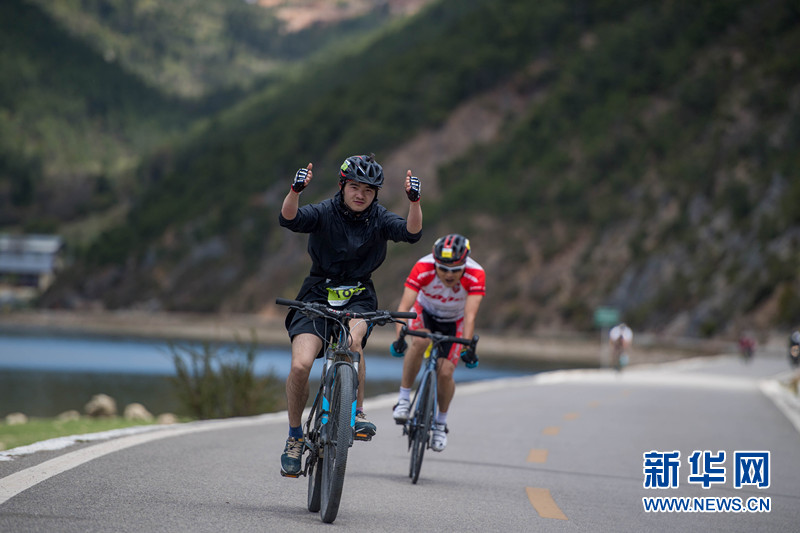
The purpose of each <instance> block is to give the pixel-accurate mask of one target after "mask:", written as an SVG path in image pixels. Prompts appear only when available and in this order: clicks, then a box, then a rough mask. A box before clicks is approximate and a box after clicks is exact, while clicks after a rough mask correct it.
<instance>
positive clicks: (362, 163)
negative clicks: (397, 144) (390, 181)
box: [339, 155, 383, 189]
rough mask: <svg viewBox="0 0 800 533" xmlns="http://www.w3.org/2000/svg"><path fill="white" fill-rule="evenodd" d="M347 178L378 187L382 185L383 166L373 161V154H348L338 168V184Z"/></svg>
mask: <svg viewBox="0 0 800 533" xmlns="http://www.w3.org/2000/svg"><path fill="white" fill-rule="evenodd" d="M348 180H353V181H357V182H359V183H366V184H367V185H369V186H370V187H375V188H376V189H380V188H381V186H382V185H383V167H382V166H380V165H379V164H378V163H377V162H376V161H375V156H374V155H353V156H350V157H348V158H347V159H345V160H344V163H342V166H341V167H340V169H339V185H340V186H341V185H344V183H345V182H346V181H348Z"/></svg>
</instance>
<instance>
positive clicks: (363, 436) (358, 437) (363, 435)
mask: <svg viewBox="0 0 800 533" xmlns="http://www.w3.org/2000/svg"><path fill="white" fill-rule="evenodd" d="M355 440H363V441H370V440H372V435H369V434H367V433H356V435H355Z"/></svg>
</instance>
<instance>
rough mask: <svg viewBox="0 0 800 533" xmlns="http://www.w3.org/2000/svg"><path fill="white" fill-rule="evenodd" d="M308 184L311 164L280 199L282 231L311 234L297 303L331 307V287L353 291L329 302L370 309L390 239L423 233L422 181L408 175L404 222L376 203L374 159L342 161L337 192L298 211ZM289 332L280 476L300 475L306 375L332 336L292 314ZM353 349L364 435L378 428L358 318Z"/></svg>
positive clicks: (323, 325)
mask: <svg viewBox="0 0 800 533" xmlns="http://www.w3.org/2000/svg"><path fill="white" fill-rule="evenodd" d="M311 179H312V164H311V163H309V164H308V166H307V167H306V168H301V169H300V170H298V171H297V173H296V174H295V177H294V180H293V182H292V186H291V189H290V190H289V192H288V193H287V195H286V198H285V199H284V200H283V206H282V207H281V213H280V217H279V221H280V224H281V226H283V227H285V228H288V229H290V230H291V231H294V232H298V233H308V234H309V237H308V254H309V255H310V256H311V272H310V274H309V275H308V277H306V279H305V281H303V285H302V287H301V288H300V292H299V293H298V295H297V297H296V299H297V300H300V301H313V302H323V303H325V302H328V294H329V291H328V289H343V288H350V289H352V291H353V293H354V295H353V296H352V297H351V298H350V299H349V300H347V301H345V302H342V301H337V302H335V303H334V302H330V305H335V306H346V307H347V308H349V309H352V310H354V311H358V312H368V311H375V310H377V308H378V298H377V295H376V293H375V287H374V286H373V284H372V279H371V276H372V273H373V272H374V271H375V270H376V269H377V268H378V267H379V266H380V265H381V263H383V261H384V259H386V249H387V241H390V240H391V241H394V242H408V243H415V242H417V241H419V239H420V237H421V236H422V209H421V207H420V202H419V200H420V180H419V179H418V178H417V177H415V176H412V174H411V171H410V170H409V171H408V172H407V173H406V178H405V191H406V195H407V196H408V199H409V207H408V217H407V218H406V219H404V218H402V217H401V216H399V215H396V214H394V213H392V212H390V211H389V210H387V209H386V208H385V207H384V206H382V205H380V204H379V203H378V191H379V190H380V188H381V186H383V168H382V167H381V165H379V164H378V163H377V162H376V161H375V157H374V155H354V156H351V157H348V158H347V159H345V161H344V163H342V166H341V167H340V169H339V191H338V192H337V193H336V194H335V196H334V197H333V198H331V199H328V200H325V201H322V202H320V203H316V204H310V205H305V206H302V207H299V203H300V193H301V192H302V191H303V190H304V189H305V188H306V187H308V185H309V184H310V183H311ZM286 329H287V331H288V333H289V338H290V339H291V342H292V365H291V369H290V371H289V376H288V377H287V378H286V399H287V403H288V414H289V438H288V439H287V440H286V447H285V449H284V451H283V455H282V456H281V470H282V472H283V473H285V474H290V475H296V474H298V473H299V472H300V469H301V467H300V463H301V457H302V454H303V447H304V442H303V430H302V426H301V424H302V414H303V409H304V408H305V406H306V402H307V400H308V394H309V391H308V376H309V373H310V371H311V367H312V365H313V364H314V360H315V359H316V358H317V357H321V356H322V355H323V352H324V350H323V346H324V344H323V339H326V338H327V337H328V336H329V335H330V332H331V329H330V324H329V323H328V321H326V320H325V319H321V318H318V319H313V320H312V319H310V318H308V317H306V316H305V315H304V314H302V313H296V312H295V311H294V310H291V311H289V314H288V315H287V317H286ZM350 335H351V338H352V344H351V346H350V349H351V350H355V351H358V352H359V353H361V354H362V358H361V364H360V365H359V372H358V397H357V401H356V420H355V425H356V430H357V431H359V432H364V433H367V434H369V435H374V434H375V432H376V428H375V424H373V423H372V422H370V421H369V420H367V417H366V415H365V414H364V410H363V407H362V406H363V403H364V378H365V375H366V364H365V360H364V358H363V348H364V346H365V345H366V341H367V337H368V336H369V331H368V329H367V326H366V324H365V323H364V322H363V321H355V323H353V324H351V325H350Z"/></svg>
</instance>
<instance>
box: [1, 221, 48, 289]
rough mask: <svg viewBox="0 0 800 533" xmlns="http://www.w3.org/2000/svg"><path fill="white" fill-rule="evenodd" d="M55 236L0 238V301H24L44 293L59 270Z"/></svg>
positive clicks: (2, 236)
mask: <svg viewBox="0 0 800 533" xmlns="http://www.w3.org/2000/svg"><path fill="white" fill-rule="evenodd" d="M63 246H64V241H63V240H62V239H61V237H59V236H58V235H8V234H0V291H1V292H2V293H5V294H0V296H1V297H2V298H0V299H6V298H10V299H28V298H30V297H32V296H34V295H35V294H38V293H39V292H41V291H44V290H46V289H47V288H48V287H49V286H50V284H51V283H53V280H54V279H55V275H56V271H57V270H58V269H59V267H60V266H61V251H62V249H63Z"/></svg>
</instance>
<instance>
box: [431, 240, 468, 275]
mask: <svg viewBox="0 0 800 533" xmlns="http://www.w3.org/2000/svg"><path fill="white" fill-rule="evenodd" d="M467 257H469V239H467V238H466V237H464V236H463V235H459V234H458V233H451V234H449V235H445V236H444V237H439V238H438V239H436V242H435V243H433V260H434V261H435V262H436V264H439V265H445V266H449V267H452V266H459V265H463V264H465V263H466V262H467Z"/></svg>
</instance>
